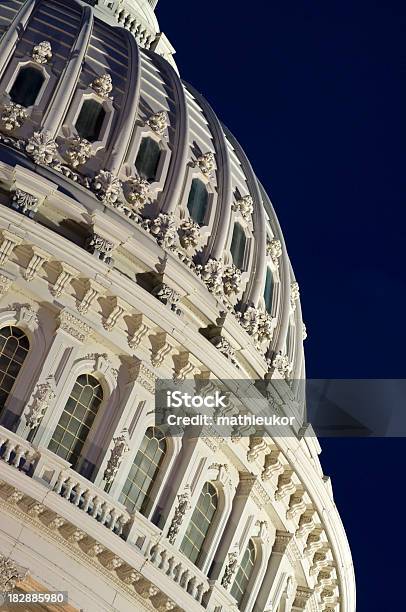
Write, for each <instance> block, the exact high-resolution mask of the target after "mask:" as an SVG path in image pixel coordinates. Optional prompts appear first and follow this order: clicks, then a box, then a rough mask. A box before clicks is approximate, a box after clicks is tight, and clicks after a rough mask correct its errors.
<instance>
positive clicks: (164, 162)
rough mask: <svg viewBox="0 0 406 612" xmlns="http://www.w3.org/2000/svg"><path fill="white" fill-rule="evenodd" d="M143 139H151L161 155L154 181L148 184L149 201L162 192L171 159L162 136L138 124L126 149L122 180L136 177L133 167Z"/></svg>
mask: <svg viewBox="0 0 406 612" xmlns="http://www.w3.org/2000/svg"><path fill="white" fill-rule="evenodd" d="M144 138H151V140H154V141H155V142H156V143H157V144H158V146H159V149H160V151H161V155H160V158H159V162H158V168H157V172H156V177H155V181H153V182H152V183H150V184H149V195H148V199H149V200H154V199H156V197H157V195H158V194H159V193H160V192H161V191H163V188H164V186H165V181H166V176H167V174H168V168H169V162H170V159H171V150H170V148H169V144H168V141H167V139H166V138H165V136H164V135H160V134H157V133H156V132H154V130H153V129H152V128H150V127H149V125H148V124H147V123H140V122H138V123H137V124H136V126H135V128H134V132H133V135H132V138H131V143H130V146H129V148H128V152H127V155H126V161H125V163H124V164H123V170H122V171H123V172H124V176H122V177H121V178H122V180H123V181H125V180H128V179H129V178H130V177H136V176H138V171H137V168H136V166H135V161H136V159H137V155H138V151H139V149H140V146H141V141H142V140H143V139H144Z"/></svg>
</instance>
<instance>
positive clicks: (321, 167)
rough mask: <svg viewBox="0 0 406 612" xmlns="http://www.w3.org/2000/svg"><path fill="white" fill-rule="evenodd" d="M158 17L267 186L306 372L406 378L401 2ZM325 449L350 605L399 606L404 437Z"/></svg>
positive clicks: (164, 5)
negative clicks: (284, 248) (351, 578)
mask: <svg viewBox="0 0 406 612" xmlns="http://www.w3.org/2000/svg"><path fill="white" fill-rule="evenodd" d="M247 7H251V9H252V14H251V15H250V14H248V12H247ZM194 10H195V13H194V12H193V11H194ZM157 14H158V17H159V20H160V24H161V28H162V29H163V31H165V33H166V34H167V36H168V37H169V39H170V40H171V42H172V44H173V45H174V46H175V48H176V50H177V55H176V60H177V63H178V66H179V68H180V71H181V76H182V77H183V78H184V79H185V80H187V81H190V83H192V84H193V85H194V86H195V87H196V88H197V89H198V90H199V91H201V92H202V93H203V94H204V95H205V96H206V98H207V99H208V100H209V102H210V103H211V105H212V106H213V107H214V109H215V110H216V112H217V114H218V116H219V117H220V119H221V120H222V121H223V123H225V124H226V125H227V126H228V127H229V128H230V130H231V131H232V132H233V133H234V134H235V136H236V137H237V139H238V140H239V141H240V143H241V144H242V146H243V147H244V148H245V150H246V152H247V154H248V156H249V158H250V160H251V163H252V165H253V167H254V169H255V170H256V173H257V175H258V177H259V178H260V180H261V181H262V182H263V184H264V185H265V187H266V189H267V191H268V193H269V194H270V196H271V198H272V201H273V204H274V206H275V209H276V212H277V214H278V217H279V219H280V222H281V225H282V229H283V231H284V235H285V238H286V241H287V245H288V250H289V254H290V257H291V260H292V263H293V266H294V269H295V273H296V277H297V279H298V281H299V283H300V286H301V299H302V307H303V311H304V318H305V321H306V324H307V328H308V331H309V338H308V340H307V341H306V363H307V374H308V376H311V377H326V378H373V377H379V378H384V377H387V378H395V377H399V378H404V377H406V374H405V360H404V354H403V353H404V347H405V341H406V326H405V324H404V312H405V304H406V277H405V273H404V261H405V257H404V249H405V247H404V244H405V226H406V206H405V194H406V184H405V176H406V173H405V162H406V159H405V155H404V151H405V147H404V143H405V141H406V138H405V137H406V133H405V132H406V130H405V119H404V116H405V112H404V109H405V107H406V100H405V97H406V96H405V77H406V74H405V73H406V53H405V48H404V44H403V41H404V38H405V32H406V5H405V2H404V1H403V2H401V1H397V2H395V1H391V0H381V1H380V2H378V1H375V2H374V1H372V0H370V1H368V2H366V1H357V2H342V1H337V0H329V1H328V2H326V1H325V0H320V1H317V2H316V1H311V0H308V1H306V2H304V1H302V2H299V1H298V0H297V1H295V2H293V1H289V0H283V1H282V0H274V1H272V0H271V1H269V2H251V3H246V2H238V1H231V0H228V1H227V0H226V1H223V2H221V1H220V0H216V1H214V0H205V2H204V3H190V2H176V3H173V2H172V1H170V0H160V3H159V5H158V10H157ZM322 445H323V453H322V456H321V460H322V464H323V467H324V471H325V473H327V474H331V475H332V478H333V488H334V492H335V499H336V503H337V505H338V507H339V510H340V513H341V515H342V518H343V521H344V524H345V527H346V529H347V533H348V537H349V540H350V545H351V547H352V552H353V557H354V563H355V570H356V578H357V591H358V592H357V596H358V605H357V612H375V611H377V612H378V611H379V612H381V611H382V610H386V611H388V612H390V611H391V610H395V609H399V600H400V598H401V588H402V585H403V582H404V577H403V571H402V567H403V570H404V567H405V562H404V550H405V541H404V534H403V532H404V530H403V529H402V527H401V528H400V530H399V519H401V517H402V516H403V515H404V504H403V503H402V499H401V498H402V495H404V494H403V493H402V490H401V489H402V480H404V475H403V474H402V471H401V470H402V465H404V453H405V450H406V443H405V440H402V439H401V440H380V439H374V440H372V439H370V440H326V441H324V442H322ZM403 501H404V500H403ZM400 539H403V546H402V544H401V541H400ZM401 572H402V573H401ZM399 587H400V589H399Z"/></svg>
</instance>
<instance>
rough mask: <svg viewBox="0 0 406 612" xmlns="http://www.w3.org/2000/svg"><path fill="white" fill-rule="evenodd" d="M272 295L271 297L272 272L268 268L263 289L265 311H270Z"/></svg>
mask: <svg viewBox="0 0 406 612" xmlns="http://www.w3.org/2000/svg"><path fill="white" fill-rule="evenodd" d="M272 297H273V274H272V270H271V269H270V268H267V271H266V281H265V290H264V301H265V308H266V310H267V312H269V313H271V312H272Z"/></svg>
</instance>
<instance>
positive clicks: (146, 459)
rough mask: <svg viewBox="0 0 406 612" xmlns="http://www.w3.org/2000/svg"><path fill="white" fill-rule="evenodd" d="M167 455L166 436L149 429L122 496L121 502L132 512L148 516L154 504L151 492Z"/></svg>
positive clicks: (157, 430) (159, 431)
mask: <svg viewBox="0 0 406 612" xmlns="http://www.w3.org/2000/svg"><path fill="white" fill-rule="evenodd" d="M165 454H166V440H165V436H164V434H163V433H162V432H161V430H160V429H158V428H157V427H149V428H148V429H147V431H146V432H145V435H144V438H143V440H142V442H141V446H140V449H139V451H138V452H137V454H136V457H135V459H134V461H133V464H132V466H131V469H130V473H129V474H128V477H127V480H126V482H125V485H124V487H123V490H122V492H121V495H120V502H121V503H122V504H124V505H125V506H126V508H127V509H128V510H129V511H130V512H133V510H138V511H139V512H141V514H144V515H145V516H146V515H147V514H148V512H149V510H150V509H151V503H152V500H151V497H150V494H151V490H152V487H153V485H154V482H155V479H156V477H157V475H158V472H159V469H160V467H161V465H162V461H163V459H164V457H165Z"/></svg>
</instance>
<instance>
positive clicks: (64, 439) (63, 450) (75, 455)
mask: <svg viewBox="0 0 406 612" xmlns="http://www.w3.org/2000/svg"><path fill="white" fill-rule="evenodd" d="M102 399H103V398H102V394H101V392H100V383H99V382H98V380H97V379H96V378H94V376H91V375H90V374H84V375H82V376H79V378H78V379H77V380H76V383H75V385H74V387H73V389H72V392H71V395H70V397H69V398H68V401H67V402H66V405H65V408H64V410H63V412H62V415H61V418H60V419H59V422H58V425H57V426H56V429H55V431H54V433H53V434H52V439H51V441H50V443H49V446H48V448H49V449H50V450H52V451H53V452H54V453H56V454H57V455H59V457H62V458H64V459H66V460H67V461H70V463H71V464H72V467H73V468H74V467H75V465H76V464H77V461H78V459H79V455H80V453H81V451H82V448H83V445H84V443H85V442H86V438H87V436H88V434H89V431H90V428H91V426H92V425H93V421H94V419H95V417H96V414H97V411H98V409H99V406H100V404H101V401H102Z"/></svg>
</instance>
